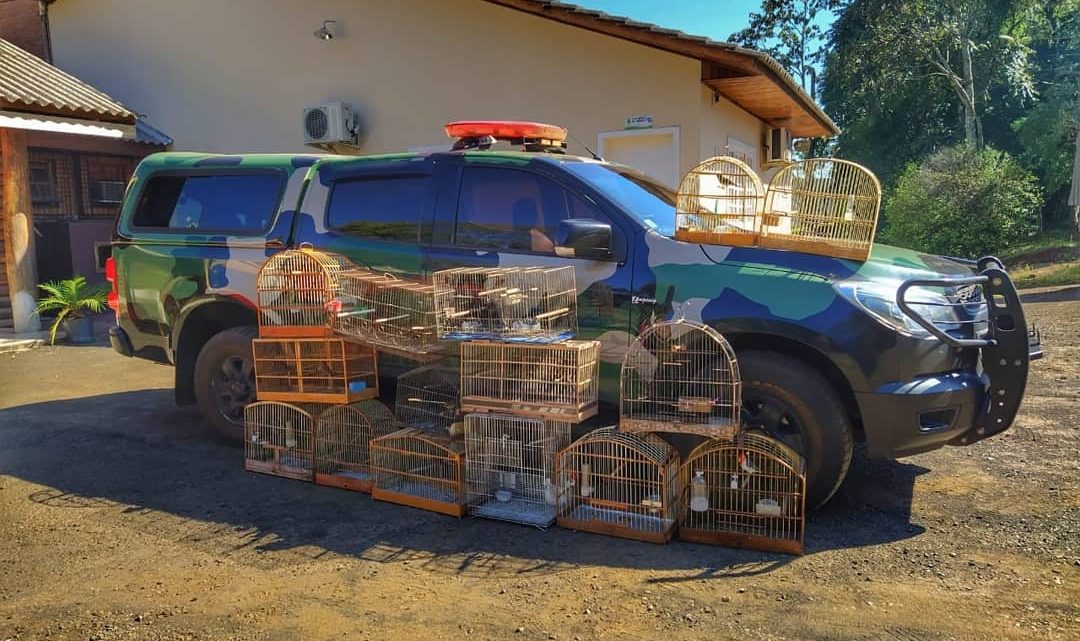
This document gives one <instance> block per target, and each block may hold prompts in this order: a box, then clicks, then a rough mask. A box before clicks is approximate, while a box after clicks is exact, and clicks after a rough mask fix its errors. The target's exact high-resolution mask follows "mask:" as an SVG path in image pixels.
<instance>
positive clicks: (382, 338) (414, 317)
mask: <svg viewBox="0 0 1080 641" xmlns="http://www.w3.org/2000/svg"><path fill="white" fill-rule="evenodd" d="M340 280H341V289H340V291H339V293H338V298H337V300H336V301H335V302H334V303H332V304H331V308H332V311H331V314H330V319H331V321H330V322H331V325H332V327H333V329H334V331H335V332H337V333H338V334H341V335H343V336H348V337H349V338H351V339H354V340H358V341H361V342H364V343H367V344H369V345H373V346H375V347H377V348H378V349H379V350H380V351H387V352H392V353H394V354H396V355H399V356H403V357H405V358H414V359H418V360H428V359H426V358H424V357H426V356H432V355H434V354H436V353H437V352H439V351H441V350H442V349H443V348H444V347H445V344H444V343H442V342H440V341H439V340H438V335H437V331H436V322H435V288H434V286H432V285H425V284H424V283H420V282H417V281H413V280H405V279H401V278H397V277H396V276H393V275H391V274H379V273H375V272H370V271H366V270H352V271H349V272H345V273H343V274H342V275H341V279H340Z"/></svg>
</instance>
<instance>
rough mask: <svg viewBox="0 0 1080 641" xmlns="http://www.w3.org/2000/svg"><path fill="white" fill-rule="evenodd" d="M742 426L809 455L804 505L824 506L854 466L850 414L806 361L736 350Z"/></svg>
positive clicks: (830, 387) (757, 351) (775, 354)
mask: <svg viewBox="0 0 1080 641" xmlns="http://www.w3.org/2000/svg"><path fill="white" fill-rule="evenodd" d="M738 359H739V373H740V374H741V376H742V381H743V392H742V395H743V425H744V426H745V428H746V429H747V430H750V431H758V432H762V433H764V434H767V435H768V436H771V437H773V438H776V439H778V440H780V441H782V442H784V443H785V444H786V445H788V446H790V447H792V448H793V449H795V450H796V451H797V452H799V453H800V454H802V456H803V457H804V458H805V459H806V505H807V507H808V508H815V507H820V506H821V505H824V504H825V502H826V501H828V500H829V498H831V497H832V495H833V494H834V493H835V492H836V490H837V489H839V487H840V483H841V482H842V481H843V480H844V477H845V476H846V475H847V471H848V466H849V465H851V455H852V451H853V449H854V439H853V437H852V431H851V419H850V418H849V417H848V414H847V412H845V411H844V406H843V403H842V402H841V401H840V397H839V396H838V395H837V393H836V391H835V390H834V389H833V387H832V385H830V384H829V382H828V381H827V380H825V378H824V377H823V376H821V375H820V374H818V373H817V372H816V371H815V370H814V369H813V368H812V367H810V366H809V365H807V364H806V363H804V362H803V361H801V360H799V359H797V358H794V357H791V356H788V355H786V354H781V353H778V352H769V351H761V350H747V351H744V352H740V353H739V354H738Z"/></svg>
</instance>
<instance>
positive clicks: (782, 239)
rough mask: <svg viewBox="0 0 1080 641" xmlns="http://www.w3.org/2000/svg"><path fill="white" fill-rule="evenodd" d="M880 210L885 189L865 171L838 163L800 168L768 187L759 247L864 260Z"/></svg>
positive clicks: (813, 162) (816, 161) (819, 161)
mask: <svg viewBox="0 0 1080 641" xmlns="http://www.w3.org/2000/svg"><path fill="white" fill-rule="evenodd" d="M880 208H881V185H880V184H879V183H878V179H877V177H875V176H874V174H873V172H871V171H870V170H869V169H867V168H866V167H863V166H861V165H857V164H855V163H853V162H849V161H847V160H838V159H835V158H811V159H809V160H804V161H802V162H797V163H794V164H791V165H788V166H786V167H784V168H783V169H781V170H780V171H778V172H777V173H776V175H775V176H773V177H772V180H770V181H769V188H768V190H767V191H766V196H765V213H764V215H763V217H762V224H761V230H760V234H759V237H758V244H759V245H760V246H761V247H768V248H772V249H790V250H793V251H799V252H805V253H808V254H820V255H823V256H833V257H836V258H850V259H852V260H866V259H867V258H868V257H869V256H870V249H871V248H872V246H873V244H874V233H875V232H876V231H877V220H878V211H879V210H880Z"/></svg>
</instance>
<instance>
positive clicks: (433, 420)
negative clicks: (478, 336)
mask: <svg viewBox="0 0 1080 641" xmlns="http://www.w3.org/2000/svg"><path fill="white" fill-rule="evenodd" d="M460 388H461V374H460V371H459V370H458V369H457V368H456V367H452V366H451V365H450V364H449V363H447V362H438V363H431V364H429V365H421V366H420V367H417V368H414V369H411V370H409V371H408V372H405V373H404V374H402V375H401V376H398V378H397V389H396V390H395V401H394V413H395V414H396V415H397V418H398V420H399V421H401V423H402V424H404V425H405V426H406V427H415V428H416V429H419V430H423V431H425V432H431V433H433V434H444V435H445V434H447V433H448V432H449V430H450V428H451V426H453V425H454V424H455V423H456V421H457V417H458V414H459V408H460V392H459V390H460Z"/></svg>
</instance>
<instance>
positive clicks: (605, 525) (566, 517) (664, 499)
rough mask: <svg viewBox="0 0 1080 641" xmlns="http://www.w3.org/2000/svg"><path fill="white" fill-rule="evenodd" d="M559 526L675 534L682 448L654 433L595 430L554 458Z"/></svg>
mask: <svg viewBox="0 0 1080 641" xmlns="http://www.w3.org/2000/svg"><path fill="white" fill-rule="evenodd" d="M555 483H556V488H555V489H556V496H557V499H556V501H557V503H558V519H557V522H558V524H559V526H560V527H565V528H570V529H572V530H582V531H586V532H596V533H598V534H607V535H610V536H619V537H623V538H628V539H637V540H640V541H649V542H651V543H666V542H668V541H669V540H670V539H671V535H672V533H673V532H674V530H675V522H676V519H677V514H676V513H677V506H678V502H679V496H680V487H679V453H678V451H677V450H676V449H675V448H673V447H671V446H670V445H668V444H667V443H666V442H665V441H664V440H663V439H661V438H660V437H659V436H657V435H655V434H625V433H622V432H619V431H617V430H616V428H614V427H605V428H601V429H598V430H596V431H594V432H590V433H589V434H586V435H585V436H583V437H581V438H580V439H578V440H576V441H574V442H573V443H571V444H570V446H569V447H567V448H566V449H564V450H563V451H562V452H559V454H558V455H557V456H556V458H555Z"/></svg>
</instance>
